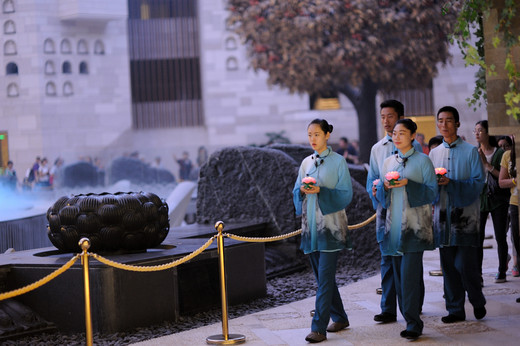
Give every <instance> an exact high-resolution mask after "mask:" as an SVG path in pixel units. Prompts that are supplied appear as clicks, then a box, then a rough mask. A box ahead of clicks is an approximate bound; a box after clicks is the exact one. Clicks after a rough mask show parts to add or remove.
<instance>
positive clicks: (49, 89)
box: [45, 82, 56, 96]
mask: <svg viewBox="0 0 520 346" xmlns="http://www.w3.org/2000/svg"><path fill="white" fill-rule="evenodd" d="M45 95H47V96H56V84H54V82H48V83H47V84H46V85H45Z"/></svg>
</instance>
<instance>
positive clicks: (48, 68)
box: [45, 60, 56, 75]
mask: <svg viewBox="0 0 520 346" xmlns="http://www.w3.org/2000/svg"><path fill="white" fill-rule="evenodd" d="M45 74H47V75H52V74H56V67H54V61H52V60H47V61H46V62H45Z"/></svg>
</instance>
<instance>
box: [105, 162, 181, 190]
mask: <svg viewBox="0 0 520 346" xmlns="http://www.w3.org/2000/svg"><path fill="white" fill-rule="evenodd" d="M123 179H125V180H130V181H131V182H132V183H134V184H151V183H163V184H167V183H173V182H175V177H174V175H173V174H172V173H171V172H170V171H168V170H166V169H162V168H153V167H151V166H150V165H149V164H147V163H144V162H142V161H141V160H139V159H135V158H132V157H124V156H123V157H118V158H117V159H115V160H114V161H112V163H111V165H110V174H109V184H114V183H116V182H118V181H119V180H123Z"/></svg>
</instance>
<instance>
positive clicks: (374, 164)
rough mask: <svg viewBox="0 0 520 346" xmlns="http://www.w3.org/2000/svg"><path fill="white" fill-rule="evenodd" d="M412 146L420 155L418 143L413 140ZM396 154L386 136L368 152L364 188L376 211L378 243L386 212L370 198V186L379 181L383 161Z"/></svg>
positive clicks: (420, 149) (389, 138)
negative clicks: (368, 162) (368, 165)
mask: <svg viewBox="0 0 520 346" xmlns="http://www.w3.org/2000/svg"><path fill="white" fill-rule="evenodd" d="M412 145H413V147H414V148H415V150H416V151H418V152H420V153H422V147H421V144H420V143H419V142H417V141H416V140H414V141H413V142H412ZM396 152H397V148H396V147H395V145H394V143H393V142H392V137H391V136H389V135H388V134H387V135H386V136H385V137H384V138H383V139H381V140H380V141H379V142H377V143H376V144H374V145H373V146H372V150H371V151H370V169H369V170H368V175H367V186H366V188H367V192H368V195H369V196H370V198H371V199H372V205H373V206H374V209H375V210H377V218H376V237H377V242H378V243H380V242H382V241H383V238H384V236H385V222H386V221H385V219H386V210H385V209H384V208H383V207H382V206H381V204H380V203H379V202H378V201H377V199H376V198H375V197H374V196H372V184H373V182H374V180H376V179H381V171H382V169H383V162H384V161H385V159H386V158H387V157H389V156H391V155H393V154H395V153H396Z"/></svg>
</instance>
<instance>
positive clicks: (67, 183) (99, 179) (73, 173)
mask: <svg viewBox="0 0 520 346" xmlns="http://www.w3.org/2000/svg"><path fill="white" fill-rule="evenodd" d="M103 178H104V176H102V175H101V174H100V172H98V169H97V167H96V166H94V165H93V164H91V163H88V162H85V161H80V162H76V163H73V164H70V165H67V166H65V167H64V168H63V173H62V181H61V182H60V185H61V186H63V187H83V186H98V185H103V184H104V179H103Z"/></svg>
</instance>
